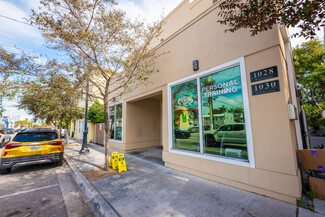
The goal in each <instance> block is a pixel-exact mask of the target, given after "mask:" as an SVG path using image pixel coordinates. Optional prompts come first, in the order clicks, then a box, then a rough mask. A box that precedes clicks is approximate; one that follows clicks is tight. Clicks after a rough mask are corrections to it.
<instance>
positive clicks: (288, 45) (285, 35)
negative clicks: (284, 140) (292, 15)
mask: <svg viewBox="0 0 325 217" xmlns="http://www.w3.org/2000/svg"><path fill="white" fill-rule="evenodd" d="M280 31H281V35H282V38H283V40H284V43H285V56H286V60H287V61H286V62H287V69H288V80H289V88H290V95H291V103H292V105H294V107H295V108H296V109H297V108H298V102H297V95H296V94H297V93H296V79H295V77H294V75H295V71H294V64H293V58H292V54H291V50H292V49H291V42H290V38H289V34H288V32H287V29H286V27H284V26H281V27H280ZM293 121H294V123H295V128H296V137H297V144H298V149H299V150H302V149H304V147H303V141H302V135H301V127H300V117H299V115H298V114H296V119H295V120H293Z"/></svg>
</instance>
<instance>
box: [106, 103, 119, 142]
mask: <svg viewBox="0 0 325 217" xmlns="http://www.w3.org/2000/svg"><path fill="white" fill-rule="evenodd" d="M109 131H110V136H109V138H110V139H116V140H122V104H118V105H114V106H111V107H109Z"/></svg>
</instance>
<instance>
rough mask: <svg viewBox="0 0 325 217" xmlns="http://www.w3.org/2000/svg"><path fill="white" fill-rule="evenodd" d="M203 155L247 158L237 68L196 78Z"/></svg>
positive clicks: (240, 86) (239, 78)
mask: <svg viewBox="0 0 325 217" xmlns="http://www.w3.org/2000/svg"><path fill="white" fill-rule="evenodd" d="M200 85H201V105H202V126H203V138H204V139H203V142H204V146H203V152H204V153H209V154H214V155H221V156H226V157H231V158H239V159H246V160H247V159H248V156H247V143H246V129H245V120H244V106H243V96H242V85H241V77H240V67H239V66H236V67H233V68H230V69H226V70H223V71H220V72H217V73H214V74H210V75H208V76H205V77H202V78H200Z"/></svg>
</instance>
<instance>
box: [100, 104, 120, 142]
mask: <svg viewBox="0 0 325 217" xmlns="http://www.w3.org/2000/svg"><path fill="white" fill-rule="evenodd" d="M118 105H121V106H122V132H121V133H122V139H121V140H119V139H116V138H115V136H116V124H115V122H116V113H117V112H116V106H118ZM113 106H114V107H115V108H114V139H110V138H109V139H108V140H109V141H114V142H119V143H123V140H124V134H123V100H122V101H118V102H116V103H113V104H110V105H109V106H108V119H110V117H111V116H110V108H111V107H113ZM105 136H106V135H105Z"/></svg>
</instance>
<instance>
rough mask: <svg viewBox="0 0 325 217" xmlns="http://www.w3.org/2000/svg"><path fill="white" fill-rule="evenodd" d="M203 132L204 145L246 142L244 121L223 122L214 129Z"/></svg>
mask: <svg viewBox="0 0 325 217" xmlns="http://www.w3.org/2000/svg"><path fill="white" fill-rule="evenodd" d="M204 134H205V142H206V146H216V145H217V146H218V144H220V143H235V144H246V131H245V124H244V123H234V124H225V125H222V126H221V127H220V128H219V129H217V130H215V131H208V132H205V133H204ZM212 136H213V137H212Z"/></svg>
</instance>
